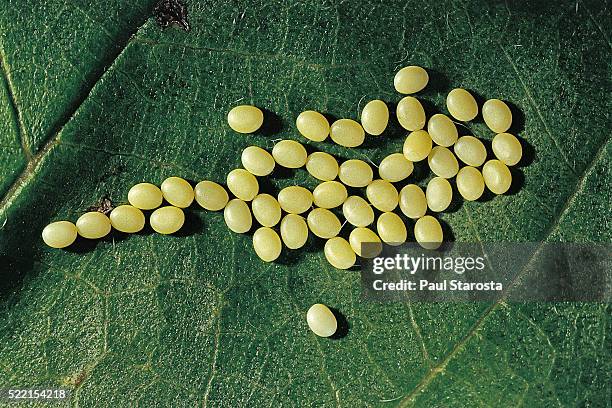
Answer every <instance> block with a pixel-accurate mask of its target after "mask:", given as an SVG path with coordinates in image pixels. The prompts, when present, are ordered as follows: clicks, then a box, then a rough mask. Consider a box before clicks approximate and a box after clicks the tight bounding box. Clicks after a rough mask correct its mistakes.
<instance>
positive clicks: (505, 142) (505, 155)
mask: <svg viewBox="0 0 612 408" xmlns="http://www.w3.org/2000/svg"><path fill="white" fill-rule="evenodd" d="M491 144H492V147H493V153H495V157H497V158H498V159H499V160H501V161H502V162H504V164H505V165H507V166H514V165H516V164H518V162H520V161H521V157H522V156H523V148H522V147H521V142H520V141H519V140H518V139H517V138H516V136H514V135H511V134H510V133H500V134H498V135H496V136H495V137H494V138H493V142H492V143H491Z"/></svg>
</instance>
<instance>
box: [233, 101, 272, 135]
mask: <svg viewBox="0 0 612 408" xmlns="http://www.w3.org/2000/svg"><path fill="white" fill-rule="evenodd" d="M263 120H264V115H263V112H262V111H261V109H259V108H258V107H256V106H252V105H240V106H236V107H234V108H232V110H230V111H229V113H228V114H227V123H228V124H229V126H230V127H231V128H232V129H233V130H234V131H236V132H238V133H253V132H255V131H256V130H258V129H259V128H260V127H261V125H262V124H263Z"/></svg>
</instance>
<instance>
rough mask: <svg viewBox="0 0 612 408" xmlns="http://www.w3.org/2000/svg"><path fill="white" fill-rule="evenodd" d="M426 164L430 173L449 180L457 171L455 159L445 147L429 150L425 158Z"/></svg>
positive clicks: (457, 163)
mask: <svg viewBox="0 0 612 408" xmlns="http://www.w3.org/2000/svg"><path fill="white" fill-rule="evenodd" d="M427 163H428V164H429V168H430V169H431V171H432V172H433V173H434V174H435V175H436V176H439V177H444V178H451V177H453V176H454V175H455V174H457V172H458V171H459V162H457V158H456V157H455V155H454V154H453V152H451V151H450V150H448V149H447V148H446V147H443V146H436V147H434V148H433V149H431V152H430V153H429V156H428V157H427Z"/></svg>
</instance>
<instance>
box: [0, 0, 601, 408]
mask: <svg viewBox="0 0 612 408" xmlns="http://www.w3.org/2000/svg"><path fill="white" fill-rule="evenodd" d="M150 10H151V2H150V1H136V2H134V1H133V2H129V3H126V2H119V1H117V2H115V1H105V2H94V1H91V2H84V3H78V5H77V4H75V3H74V2H61V1H58V0H53V1H45V2H44V4H43V2H35V4H34V5H33V6H32V7H31V8H28V9H27V10H26V9H24V8H22V7H18V6H17V2H11V1H9V2H8V4H6V5H5V6H2V7H1V10H0V24H1V25H2V37H1V50H2V55H1V56H2V74H3V77H2V80H3V86H2V87H1V88H0V93H1V95H0V97H1V98H2V104H0V115H1V117H2V119H3V120H2V121H0V123H2V125H0V126H2V129H1V130H2V132H1V133H0V134H1V135H2V136H0V137H2V140H1V141H0V145H2V147H3V152H6V153H5V154H3V155H2V158H0V172H1V173H0V175H1V176H2V178H1V180H2V182H1V183H0V191H1V192H3V193H4V198H3V199H2V201H1V202H0V217H1V219H2V221H4V220H6V223H5V224H4V227H3V228H2V229H1V230H0V267H1V268H2V270H3V272H4V276H5V278H4V279H3V282H2V292H0V295H1V296H2V309H1V313H0V339H1V341H0V363H1V364H2V367H3V370H1V371H0V384H2V386H9V385H24V386H25V385H34V384H51V385H57V386H60V385H61V386H65V387H68V388H70V389H72V390H73V391H74V399H73V400H72V403H73V404H77V403H78V405H79V406H99V405H114V406H123V405H127V404H128V403H130V402H134V401H137V402H138V403H140V404H141V405H143V406H149V405H159V406H172V405H174V406H183V405H185V406H194V405H201V404H204V405H211V406H218V405H221V404H222V403H223V402H226V403H227V402H230V403H232V404H233V405H244V406H246V405H250V406H253V405H264V404H265V405H277V404H282V405H298V404H300V405H312V406H320V405H331V406H333V405H336V406H361V405H375V406H379V405H381V406H384V405H399V406H478V405H482V406H516V405H519V404H521V403H522V404H524V405H525V406H557V405H558V406H569V405H589V404H590V405H592V406H603V405H606V403H607V400H606V398H607V396H609V394H610V388H609V387H610V386H609V381H608V380H609V378H608V373H609V372H610V363H609V362H610V350H611V349H612V347H610V346H611V345H610V329H609V327H610V308H609V306H607V305H602V304H526V305H517V304H506V303H499V304H495V305H489V304H479V303H473V304H423V303H420V304H373V303H367V302H364V301H362V300H361V299H360V291H361V289H360V282H359V276H358V274H357V273H356V272H346V271H338V270H334V269H333V268H331V267H329V266H328V265H327V263H326V261H325V258H324V256H323V254H322V250H321V243H320V242H314V241H313V242H312V243H311V244H309V246H308V247H307V248H305V249H303V250H300V251H293V252H291V253H289V254H287V255H285V256H284V257H283V258H282V259H281V261H280V262H277V263H272V264H265V263H263V262H261V261H260V260H259V259H258V258H257V256H256V255H255V254H254V251H253V250H252V245H251V237H250V236H249V235H236V234H233V233H231V232H229V230H228V229H227V228H226V226H225V224H224V222H223V218H222V214H220V213H211V212H206V211H199V210H197V209H195V208H194V209H192V210H190V211H189V214H188V221H187V226H186V227H185V228H184V230H183V231H182V232H181V233H180V234H178V235H177V236H171V237H166V236H159V235H155V234H152V233H143V234H136V235H133V236H128V237H120V236H114V237H113V239H108V240H102V241H100V242H93V243H90V244H87V245H79V246H78V247H76V248H75V249H72V250H68V251H57V250H50V249H48V248H46V247H45V246H44V244H43V243H42V240H41V238H40V231H41V230H42V228H43V227H44V225H46V224H47V223H49V222H51V221H54V220H59V219H70V220H76V218H77V217H78V216H79V215H80V214H81V213H82V212H83V211H85V209H86V208H87V207H89V206H91V205H94V204H96V202H97V201H99V200H100V199H101V198H103V197H105V196H108V197H110V198H111V199H112V200H113V201H114V202H115V203H121V202H124V201H125V199H126V195H127V191H128V189H129V188H130V187H131V186H132V185H133V184H135V183H137V182H141V181H149V182H153V183H160V182H161V181H162V180H163V179H164V178H166V177H168V176H170V175H178V176H182V177H185V178H188V179H191V180H193V181H199V180H203V179H208V180H214V181H217V182H223V181H224V180H225V175H226V174H227V173H228V172H229V171H230V170H231V169H233V168H235V167H237V166H239V165H240V152H241V151H242V149H243V148H245V147H246V146H248V145H251V144H256V145H259V146H262V147H266V148H271V147H272V145H273V140H274V139H277V138H281V137H282V138H292V139H296V140H301V141H303V139H300V137H299V136H298V134H297V132H296V130H295V126H294V123H293V121H294V118H295V117H296V116H297V114H298V113H299V112H301V111H302V110H305V109H314V110H320V111H322V112H326V113H329V114H330V115H333V116H334V117H337V118H341V117H350V118H355V119H356V118H358V115H359V112H360V109H361V108H362V107H363V105H364V104H365V102H367V101H368V100H370V99H376V98H379V99H383V100H385V101H387V102H389V103H396V102H397V101H398V100H399V99H400V97H399V95H397V94H396V93H395V92H394V90H393V86H392V84H393V75H394V73H395V72H396V71H397V69H399V68H400V67H402V66H405V65H421V66H424V67H427V68H428V69H430V72H431V83H430V86H429V87H428V88H427V89H426V90H425V91H424V92H423V94H422V95H421V97H422V99H423V100H425V101H427V102H428V103H427V109H428V111H429V112H430V113H431V112H436V111H442V112H444V111H445V106H444V98H445V95H446V93H447V92H448V91H449V90H450V89H452V88H454V87H464V88H467V89H470V90H473V91H475V93H476V94H477V95H478V96H479V97H480V98H485V99H486V98H500V99H504V100H507V101H510V102H511V103H512V104H513V110H514V112H515V126H514V128H513V131H514V132H516V133H517V134H518V135H519V136H520V137H521V138H522V140H523V142H524V146H525V150H526V155H527V156H528V157H531V159H530V160H529V161H530V163H529V164H528V165H527V166H523V167H520V168H518V169H517V170H516V171H515V173H514V179H515V182H514V183H515V184H514V185H515V188H514V189H513V193H512V194H508V195H504V196H500V197H495V198H494V199H490V200H484V202H472V203H463V204H460V203H458V204H457V205H455V206H454V207H453V209H452V211H450V212H448V213H445V214H442V215H441V216H440V218H441V219H442V221H443V223H444V225H445V231H446V233H447V236H448V237H452V238H453V239H455V240H457V241H466V242H474V241H482V242H496V241H548V240H553V241H572V242H574V241H576V242H608V243H609V242H610V238H611V235H612V234H611V228H610V225H609V222H610V221H609V220H610V216H611V211H610V196H611V188H610V180H611V179H612V178H611V177H610V176H611V174H610V168H611V167H610V166H611V163H610V158H611V153H612V147H611V145H610V133H611V132H610V131H611V128H610V121H609V110H610V98H609V84H610V60H611V59H610V51H611V48H612V47H611V43H610V30H609V28H610V27H611V26H612V25H611V23H612V21H611V18H610V11H609V10H608V9H607V8H605V3H602V2H595V1H592V2H579V3H577V4H576V3H575V2H572V3H570V2H561V3H560V4H557V3H555V4H553V3H546V4H545V3H543V2H526V1H518V2H508V3H503V2H484V1H483V2H454V3H452V4H450V3H448V2H426V3H423V2H415V1H403V2H399V1H398V2H395V1H393V2H355V3H347V2H314V1H313V2H308V1H307V2H299V3H287V2H274V1H267V2H261V1H249V2H241V3H240V4H238V3H235V4H234V3H227V2H215V3H210V2H195V1H192V2H190V3H189V21H190V25H191V27H192V30H191V31H190V32H184V31H182V30H179V29H168V30H161V29H160V28H159V27H158V26H157V25H156V24H155V22H154V21H153V20H152V19H147V17H148V16H149V15H150ZM132 34H133V36H132ZM238 103H250V104H255V105H258V106H261V107H264V108H266V109H268V110H269V111H271V112H274V113H275V114H276V115H277V116H278V118H280V126H278V128H277V129H267V131H264V132H261V133H260V134H255V135H238V134H235V133H233V132H232V131H231V130H230V129H229V127H228V126H227V124H226V113H227V111H228V110H229V109H230V108H231V107H232V106H234V105H236V104H238ZM465 133H472V134H474V135H476V136H478V137H481V138H482V139H484V140H491V139H492V136H493V135H492V134H491V133H490V132H489V131H488V130H487V129H486V126H485V125H484V124H483V123H482V122H478V121H477V122H475V123H473V124H470V129H469V130H468V129H465ZM404 136H405V133H404V132H402V131H400V130H399V129H398V127H397V125H394V126H392V127H391V129H390V130H389V131H388V132H387V134H386V135H385V136H383V137H382V138H381V139H378V140H376V139H375V138H371V139H369V140H368V142H366V145H365V146H364V147H363V148H359V149H352V150H348V149H342V148H339V147H338V146H334V145H332V144H331V143H323V144H320V143H318V144H317V143H311V147H312V148H313V149H319V150H324V151H327V152H330V153H333V154H336V155H337V156H338V157H342V158H353V157H354V158H362V159H363V158H368V159H370V160H372V161H373V162H375V163H376V162H379V161H380V160H381V159H382V158H383V157H385V156H386V155H387V154H389V153H391V152H396V151H401V146H402V143H403V140H404ZM417 167H418V166H417ZM423 170H424V169H423V168H420V169H419V168H417V173H416V174H417V176H418V181H419V183H421V184H423V183H424V182H425V180H426V178H425V175H424V173H423ZM263 184H265V185H264V188H265V189H266V190H268V191H270V192H275V191H278V189H279V188H282V187H284V186H287V185H291V184H303V185H306V186H309V187H313V186H314V181H313V180H312V179H311V178H309V176H308V175H307V173H306V172H305V171H304V170H299V171H296V172H285V173H283V174H281V175H280V176H277V177H275V178H273V179H272V180H271V181H269V182H268V181H266V182H265V183H263ZM409 226H411V224H410V225H409ZM318 302H322V303H325V304H328V305H330V306H333V307H335V308H337V309H338V310H339V311H341V312H342V313H343V314H344V315H345V316H346V318H347V320H348V322H349V332H348V334H347V335H346V336H345V337H343V338H342V339H339V340H329V339H320V338H316V337H315V336H314V335H313V334H312V333H311V332H310V331H309V330H308V328H307V326H306V322H305V311H306V310H307V309H308V307H309V306H310V305H311V304H313V303H318Z"/></svg>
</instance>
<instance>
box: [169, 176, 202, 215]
mask: <svg viewBox="0 0 612 408" xmlns="http://www.w3.org/2000/svg"><path fill="white" fill-rule="evenodd" d="M161 191H162V194H163V195H164V198H165V199H166V201H167V202H168V203H170V204H171V205H173V206H175V207H179V208H186V207H189V206H190V205H191V203H192V202H193V199H194V197H195V193H194V192H193V187H191V184H189V182H187V180H185V179H182V178H180V177H168V178H167V179H165V180H164V181H163V182H162V184H161Z"/></svg>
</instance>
